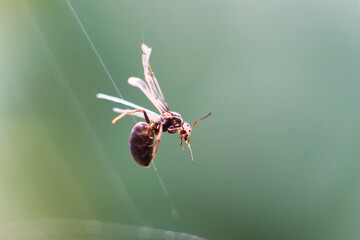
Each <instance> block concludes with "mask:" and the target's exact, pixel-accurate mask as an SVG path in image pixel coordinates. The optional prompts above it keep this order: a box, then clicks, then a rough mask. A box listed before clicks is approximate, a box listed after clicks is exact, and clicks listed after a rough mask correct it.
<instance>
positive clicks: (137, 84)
mask: <svg viewBox="0 0 360 240" xmlns="http://www.w3.org/2000/svg"><path fill="white" fill-rule="evenodd" d="M128 83H129V84H130V85H132V86H134V87H137V88H139V89H140V90H141V91H142V92H143V93H144V94H145V96H146V97H147V98H148V99H149V100H150V101H151V102H152V104H154V106H155V107H156V108H157V110H158V111H159V112H161V113H162V112H163V109H164V108H163V106H162V105H161V104H160V102H159V101H158V100H157V99H156V98H155V97H154V96H153V94H152V93H151V92H150V89H149V87H148V85H147V84H146V82H144V80H142V79H140V78H136V77H131V78H129V79H128Z"/></svg>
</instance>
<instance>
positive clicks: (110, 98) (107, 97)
mask: <svg viewBox="0 0 360 240" xmlns="http://www.w3.org/2000/svg"><path fill="white" fill-rule="evenodd" d="M96 97H97V98H99V99H105V100H108V101H112V102H116V103H121V104H123V105H125V106H128V107H132V108H134V109H143V110H145V111H146V113H147V114H148V116H149V118H150V120H152V121H154V120H153V119H157V118H158V117H159V116H160V115H159V114H157V113H155V112H153V111H150V110H149V109H146V108H143V107H140V106H138V105H136V104H134V103H131V102H129V101H126V100H124V99H121V98H117V97H113V96H110V95H106V94H103V93H98V94H96ZM113 111H114V112H118V113H123V112H126V111H130V110H123V109H120V108H113ZM131 115H134V116H137V117H144V114H142V113H134V114H131Z"/></svg>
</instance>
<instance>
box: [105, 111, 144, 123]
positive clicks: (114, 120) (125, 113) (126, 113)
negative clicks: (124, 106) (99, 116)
mask: <svg viewBox="0 0 360 240" xmlns="http://www.w3.org/2000/svg"><path fill="white" fill-rule="evenodd" d="M140 111H141V112H143V113H144V117H145V120H146V122H147V123H148V124H151V122H150V119H149V117H148V115H147V114H146V111H145V110H143V109H137V110H133V111H126V112H124V113H122V114H120V115H119V116H117V117H116V118H114V119H113V120H112V121H111V122H112V124H115V123H116V122H117V121H118V120H120V119H121V118H123V117H124V116H125V115H128V114H133V113H136V112H140Z"/></svg>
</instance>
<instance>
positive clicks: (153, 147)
mask: <svg viewBox="0 0 360 240" xmlns="http://www.w3.org/2000/svg"><path fill="white" fill-rule="evenodd" d="M141 49H142V52H143V53H142V65H143V68H144V76H145V81H146V82H145V81H144V80H142V79H140V78H136V77H130V78H129V79H128V83H129V84H130V85H132V86H134V87H137V88H139V89H140V90H141V91H142V92H143V93H144V94H145V96H146V97H147V98H148V99H149V100H150V101H151V102H152V104H153V105H154V106H155V107H156V108H157V110H158V111H159V112H160V114H157V113H155V112H152V111H150V110H148V109H146V108H143V107H140V106H138V105H135V104H133V103H131V102H128V101H126V100H124V99H120V98H117V97H113V96H109V95H106V94H103V93H99V94H97V95H96V96H97V98H99V99H105V100H109V101H112V102H116V103H121V104H123V105H126V106H128V107H131V108H133V109H132V110H129V109H127V110H124V109H120V108H113V111H114V112H117V113H120V115H118V116H117V117H115V118H114V119H113V120H112V123H113V124H115V123H116V122H117V121H118V120H120V119H121V118H123V117H124V116H126V115H133V116H137V117H142V118H144V119H145V121H146V122H139V123H137V124H135V126H134V127H133V129H132V131H131V133H130V141H129V145H130V152H131V155H132V157H133V159H134V160H135V162H136V163H137V164H139V165H140V166H144V167H149V165H150V163H151V162H152V161H153V159H154V157H155V155H156V152H157V151H158V148H159V144H160V140H161V135H162V133H164V132H168V133H170V134H174V133H179V138H180V147H181V149H183V150H184V148H183V146H182V142H183V141H184V142H185V143H186V145H187V146H188V148H189V151H190V157H191V160H192V161H194V157H193V154H192V150H191V147H190V134H191V131H192V130H193V128H194V127H195V125H196V124H197V123H198V122H199V121H201V120H203V119H205V118H207V117H209V116H210V115H211V112H210V113H209V114H207V115H206V116H204V117H202V118H200V119H198V120H196V121H195V123H194V124H193V126H190V124H189V123H187V122H184V121H183V119H182V117H181V115H180V114H179V113H177V112H172V111H170V110H169V107H168V105H167V103H166V101H165V98H164V95H163V93H162V91H161V89H160V86H159V84H158V81H157V80H156V77H155V75H154V72H153V70H152V68H151V65H150V55H151V48H149V47H148V46H146V45H145V44H142V45H141Z"/></svg>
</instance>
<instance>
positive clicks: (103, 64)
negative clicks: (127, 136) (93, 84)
mask: <svg viewBox="0 0 360 240" xmlns="http://www.w3.org/2000/svg"><path fill="white" fill-rule="evenodd" d="M65 1H66V3H67V5H68V6H69V8H70V10H71V12H72V13H73V15H74V17H75V19H76V21H77V23H78V24H79V26H80V28H81V30H82V32H83V33H84V35H85V37H86V39H87V40H88V42H89V43H90V46H91V48H92V50H93V51H94V52H95V55H96V57H97V58H98V59H99V62H100V64H101V66H102V67H103V68H104V70H105V73H106V75H107V76H108V78H109V79H110V81H111V83H112V84H113V86H114V87H115V90H116V92H117V93H118V94H119V96H120V98H121V99H124V98H123V96H122V94H121V92H120V90H119V88H118V87H117V86H116V84H115V81H114V79H113V77H112V76H111V74H110V72H109V70H108V68H107V67H106V65H105V63H104V61H103V59H102V57H101V56H100V54H99V52H98V51H97V49H96V47H95V45H94V43H93V41H92V40H91V38H90V36H89V34H88V33H87V31H86V29H85V27H84V25H83V24H82V22H81V20H80V18H79V16H78V15H77V13H76V11H75V9H74V7H73V6H72V4H71V2H70V0H65ZM131 117H132V119H134V121H135V122H136V120H135V118H134V116H131Z"/></svg>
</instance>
